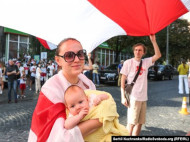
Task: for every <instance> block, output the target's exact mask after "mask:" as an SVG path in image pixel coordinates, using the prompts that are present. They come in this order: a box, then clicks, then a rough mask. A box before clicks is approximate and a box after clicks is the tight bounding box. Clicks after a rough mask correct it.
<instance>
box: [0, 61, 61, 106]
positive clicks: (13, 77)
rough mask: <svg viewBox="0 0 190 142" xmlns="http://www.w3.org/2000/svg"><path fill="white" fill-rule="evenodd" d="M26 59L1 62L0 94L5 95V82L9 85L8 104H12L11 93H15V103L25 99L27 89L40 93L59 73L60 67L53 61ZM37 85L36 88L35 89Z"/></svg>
mask: <svg viewBox="0 0 190 142" xmlns="http://www.w3.org/2000/svg"><path fill="white" fill-rule="evenodd" d="M27 59H28V60H27ZM27 59H26V58H24V59H16V58H14V59H9V60H8V63H7V64H5V63H3V62H0V82H1V83H0V84H1V87H0V94H4V93H3V90H4V86H5V82H7V85H8V103H11V101H12V97H11V92H12V90H13V92H14V101H15V103H17V101H18V99H24V98H25V97H26V95H25V89H26V87H29V90H30V91H31V90H35V92H36V93H38V92H40V90H41V86H42V85H43V84H44V83H45V82H46V81H47V80H48V78H50V77H52V76H53V75H54V74H56V73H57V72H58V71H59V67H58V65H57V64H56V63H55V62H54V61H52V60H49V61H46V60H41V61H39V62H37V61H35V60H34V59H32V58H27ZM33 84H35V85H34V86H35V88H33Z"/></svg>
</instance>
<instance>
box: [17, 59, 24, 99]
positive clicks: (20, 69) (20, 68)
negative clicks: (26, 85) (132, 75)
mask: <svg viewBox="0 0 190 142" xmlns="http://www.w3.org/2000/svg"><path fill="white" fill-rule="evenodd" d="M16 65H17V67H18V69H19V75H17V98H19V97H20V95H19V88H20V78H21V75H22V72H23V70H24V67H23V66H22V65H21V62H20V61H17V62H16Z"/></svg>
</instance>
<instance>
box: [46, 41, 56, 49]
mask: <svg viewBox="0 0 190 142" xmlns="http://www.w3.org/2000/svg"><path fill="white" fill-rule="evenodd" d="M46 43H47V45H48V46H49V48H50V49H51V50H53V49H56V48H57V45H55V44H53V43H51V42H48V41H46Z"/></svg>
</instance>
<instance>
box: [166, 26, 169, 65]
mask: <svg viewBox="0 0 190 142" xmlns="http://www.w3.org/2000/svg"><path fill="white" fill-rule="evenodd" d="M168 54H169V25H168V26H167V33H166V65H168V64H169V55H168Z"/></svg>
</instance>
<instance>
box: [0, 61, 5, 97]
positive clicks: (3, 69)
mask: <svg viewBox="0 0 190 142" xmlns="http://www.w3.org/2000/svg"><path fill="white" fill-rule="evenodd" d="M0 68H1V71H2V81H1V90H2V94H3V90H4V82H5V81H6V78H5V72H6V67H5V64H4V63H3V62H1V61H0Z"/></svg>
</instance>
